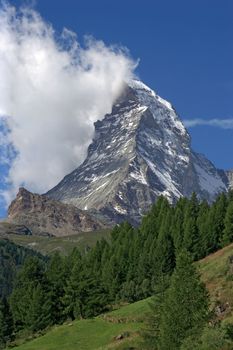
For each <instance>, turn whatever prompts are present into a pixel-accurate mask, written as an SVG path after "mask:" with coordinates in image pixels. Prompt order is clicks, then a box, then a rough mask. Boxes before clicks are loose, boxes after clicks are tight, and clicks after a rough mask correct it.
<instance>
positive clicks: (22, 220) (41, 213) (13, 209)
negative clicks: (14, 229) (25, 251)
mask: <svg viewBox="0 0 233 350" xmlns="http://www.w3.org/2000/svg"><path fill="white" fill-rule="evenodd" d="M7 221H8V223H14V224H17V225H24V227H26V228H27V229H29V230H30V233H31V234H39V235H54V236H65V235H72V234H77V233H79V232H87V231H94V230H98V229H103V228H106V227H107V225H106V223H104V222H103V221H101V220H100V219H98V218H96V217H94V216H92V215H91V214H89V213H87V212H86V211H83V210H80V209H78V208H76V207H74V206H73V205H66V204H64V203H61V202H57V201H54V200H51V199H49V198H47V197H46V196H41V195H38V194H34V193H31V192H29V191H27V190H25V189H24V188H20V189H19V192H18V194H17V197H16V199H15V200H14V201H13V202H12V203H11V205H10V206H9V209H8V219H7Z"/></svg>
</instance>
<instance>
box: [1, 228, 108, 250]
mask: <svg viewBox="0 0 233 350" xmlns="http://www.w3.org/2000/svg"><path fill="white" fill-rule="evenodd" d="M0 237H1V232H0ZM109 237H110V230H100V231H93V232H82V233H79V234H77V235H71V236H65V237H54V236H50V237H49V236H34V235H19V234H13V233H11V234H9V235H8V236H7V238H8V239H9V240H10V241H12V242H14V243H15V244H18V245H21V246H23V247H26V248H30V249H33V250H35V251H37V252H39V253H41V254H44V255H51V254H54V253H55V252H60V253H61V254H62V255H69V254H70V253H71V252H72V250H73V249H74V248H75V247H77V248H79V249H80V250H81V251H85V250H87V249H89V248H91V247H94V246H95V244H96V243H97V241H99V240H100V239H101V238H105V239H109Z"/></svg>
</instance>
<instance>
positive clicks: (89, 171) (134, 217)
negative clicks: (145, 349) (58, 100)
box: [46, 81, 227, 223]
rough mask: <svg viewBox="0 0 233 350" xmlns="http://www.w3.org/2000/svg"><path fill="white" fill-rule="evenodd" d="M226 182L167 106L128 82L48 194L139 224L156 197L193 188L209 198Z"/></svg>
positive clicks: (176, 195)
mask: <svg viewBox="0 0 233 350" xmlns="http://www.w3.org/2000/svg"><path fill="white" fill-rule="evenodd" d="M226 189H227V184H226V182H225V181H224V179H223V177H222V175H221V174H220V172H219V171H218V170H217V169H216V168H215V167H214V165H213V164H212V163H211V162H210V161H208V160H207V159H206V158H205V157H204V156H203V155H200V154H197V153H195V152H193V151H192V149H191V145H190V136H189V134H188V132H187V130H186V129H185V127H184V125H183V124H182V122H181V120H180V119H179V117H178V115H177V114H176V111H175V110H174V108H173V107H172V106H171V104H170V103H169V102H167V101H165V100H163V99H162V98H161V97H159V96H158V95H157V94H156V93H155V92H154V91H153V90H151V89H150V88H148V87H147V86H146V85H144V84H143V83H142V82H140V81H132V82H131V83H130V84H129V85H128V86H127V87H126V89H125V92H124V94H123V95H122V96H121V97H120V98H119V100H118V101H117V102H116V104H115V105H114V106H113V109H112V113H111V114H108V115H106V116H105V117H104V119H103V120H102V121H98V122H96V123H95V136H94V139H93V142H92V144H91V145H90V146H89V148H88V154H87V158H86V160H85V161H84V163H83V164H82V165H80V166H79V167H78V168H77V169H76V170H74V171H73V172H72V173H71V174H69V175H67V176H66V177H65V178H64V179H63V180H62V181H61V182H60V183H59V184H58V185H57V186H56V187H54V188H53V189H51V190H50V191H49V192H48V193H47V194H46V196H48V197H50V198H51V199H55V200H58V201H62V202H64V203H68V204H73V205H74V206H76V207H78V208H80V209H82V210H89V209H92V208H95V209H97V210H98V211H100V212H101V213H103V214H104V215H106V216H108V217H109V218H111V219H112V220H114V221H115V222H120V221H122V220H125V219H127V220H129V221H130V222H132V223H138V222H139V220H140V218H141V216H142V214H143V213H145V212H146V211H148V210H149V208H150V206H151V204H152V203H153V202H155V201H156V198H157V197H158V196H159V195H164V196H166V197H167V198H168V199H169V200H170V201H171V202H174V201H175V200H177V198H179V197H180V196H190V195H191V193H192V192H194V191H195V192H196V193H197V195H198V196H199V198H206V199H207V200H209V201H211V200H213V198H214V197H215V196H216V195H217V194H218V193H219V192H222V191H226Z"/></svg>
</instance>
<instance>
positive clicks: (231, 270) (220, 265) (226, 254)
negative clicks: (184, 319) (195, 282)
mask: <svg viewBox="0 0 233 350" xmlns="http://www.w3.org/2000/svg"><path fill="white" fill-rule="evenodd" d="M199 266H200V272H201V276H202V280H203V282H204V283H205V284H206V286H207V288H208V290H209V293H210V298H211V303H212V306H216V305H219V307H220V309H221V310H220V311H221V312H219V318H220V319H224V321H227V322H232V323H233V244H230V245H229V246H227V247H225V248H223V249H221V250H219V251H218V252H216V253H214V254H211V255H209V256H207V257H206V258H205V259H202V260H201V261H200V262H199Z"/></svg>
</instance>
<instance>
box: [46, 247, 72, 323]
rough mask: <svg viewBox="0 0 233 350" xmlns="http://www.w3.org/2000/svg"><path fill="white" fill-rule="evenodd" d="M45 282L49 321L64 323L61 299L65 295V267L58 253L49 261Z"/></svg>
mask: <svg viewBox="0 0 233 350" xmlns="http://www.w3.org/2000/svg"><path fill="white" fill-rule="evenodd" d="M68 273H69V271H68ZM46 280H47V285H46V292H47V296H48V298H49V300H50V301H49V303H50V313H51V319H52V320H53V323H61V322H62V321H64V313H63V303H62V298H63V296H64V293H65V291H64V287H65V284H66V267H65V262H64V259H63V258H62V257H61V255H60V254H59V253H55V254H54V255H53V256H52V258H51V260H50V261H49V265H48V269H47V271H46Z"/></svg>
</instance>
